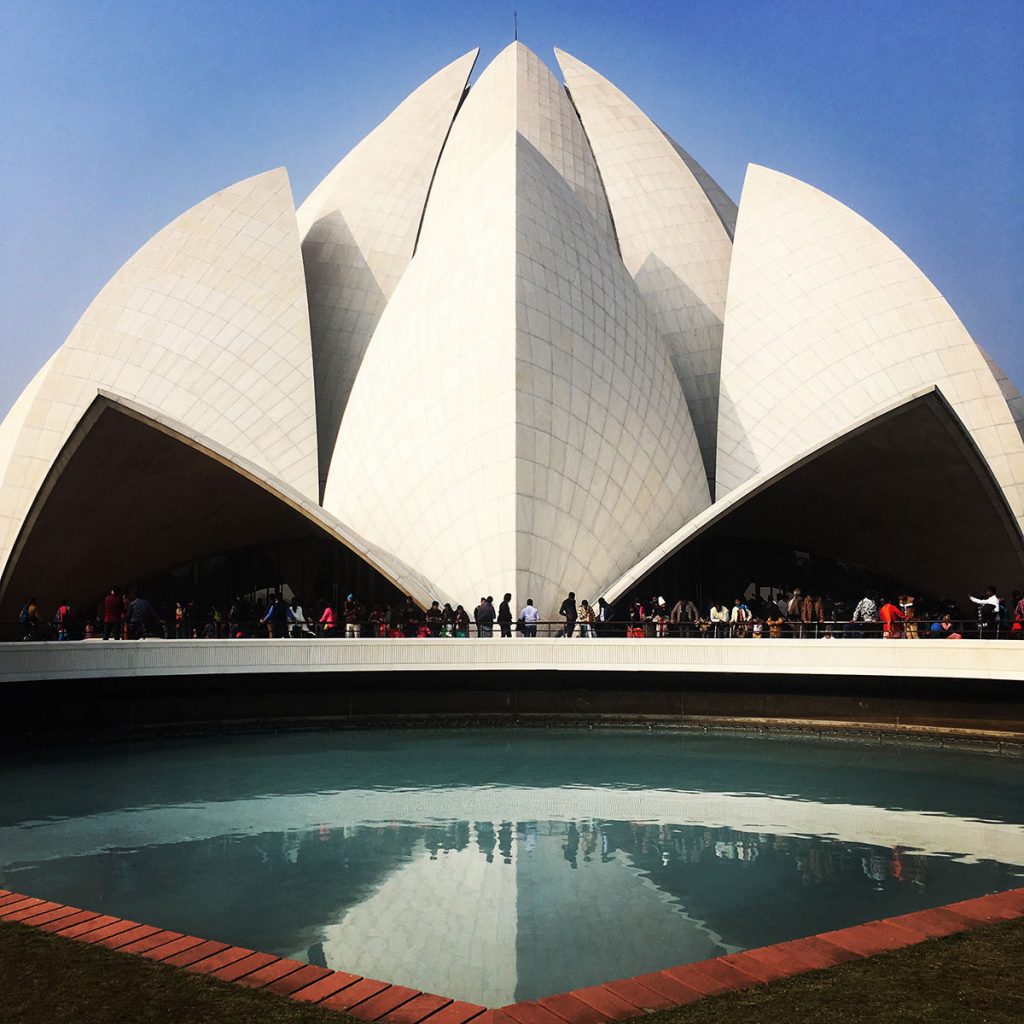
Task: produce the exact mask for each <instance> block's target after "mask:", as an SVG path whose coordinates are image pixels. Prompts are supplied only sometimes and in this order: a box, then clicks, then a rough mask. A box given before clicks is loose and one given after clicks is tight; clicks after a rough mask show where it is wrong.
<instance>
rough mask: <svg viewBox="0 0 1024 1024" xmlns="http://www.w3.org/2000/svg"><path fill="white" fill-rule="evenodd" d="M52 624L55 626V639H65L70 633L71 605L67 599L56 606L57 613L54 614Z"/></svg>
mask: <svg viewBox="0 0 1024 1024" xmlns="http://www.w3.org/2000/svg"><path fill="white" fill-rule="evenodd" d="M53 624H54V625H55V626H56V627H57V639H58V640H67V639H68V637H69V636H70V635H71V634H70V633H69V628H70V626H71V605H70V603H69V602H67V601H62V602H61V604H60V605H59V606H58V608H57V614H56V615H55V616H54V619H53Z"/></svg>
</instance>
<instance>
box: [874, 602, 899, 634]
mask: <svg viewBox="0 0 1024 1024" xmlns="http://www.w3.org/2000/svg"><path fill="white" fill-rule="evenodd" d="M878 618H879V621H881V623H882V636H883V637H885V638H887V639H889V640H899V639H900V638H901V637H902V636H903V621H904V619H906V615H904V614H903V612H901V611H900V609H899V608H897V607H896V605H894V604H893V603H892V601H890V600H889V599H888V598H886V599H885V601H884V602H883V603H882V607H881V608H880V609H879V610H878Z"/></svg>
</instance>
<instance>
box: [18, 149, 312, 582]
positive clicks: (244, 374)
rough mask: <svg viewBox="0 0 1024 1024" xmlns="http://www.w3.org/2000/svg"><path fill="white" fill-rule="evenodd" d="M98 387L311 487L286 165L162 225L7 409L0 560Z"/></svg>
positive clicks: (300, 309)
mask: <svg viewBox="0 0 1024 1024" xmlns="http://www.w3.org/2000/svg"><path fill="white" fill-rule="evenodd" d="M101 389H103V390H105V391H106V392H109V393H111V394H114V395H118V396H121V397H123V398H125V399H129V400H137V401H139V402H141V403H144V404H146V405H147V406H151V407H153V408H156V409H159V410H160V411H161V412H162V413H163V414H165V415H167V416H169V417H172V418H174V419H176V420H178V421H180V422H182V423H184V424H185V425H186V426H187V427H188V428H189V429H191V430H194V431H195V432H196V433H197V434H200V435H203V436H205V437H209V438H210V439H212V440H213V441H214V442H216V443H217V444H219V445H222V446H223V447H224V448H225V449H227V450H229V451H232V452H235V453H237V454H238V455H239V456H241V457H243V458H245V459H247V460H249V461H250V462H252V463H253V464H254V465H256V466H258V467H260V469H261V470H262V471H263V472H265V473H266V474H267V475H268V476H271V477H274V478H276V479H278V480H281V481H282V482H283V483H284V484H286V485H287V486H289V487H291V488H293V489H294V490H295V491H297V492H298V493H300V494H303V495H305V496H307V497H314V498H315V497H316V494H317V485H316V480H317V477H316V465H317V452H316V432H315V425H314V421H313V373H312V363H311V359H310V340H309V321H308V317H307V313H306V295H305V281H304V278H303V273H302V260H301V255H300V250H299V238H298V230H297V227H296V222H295V208H294V206H293V204H292V197H291V189H290V187H289V184H288V176H287V174H286V173H285V171H284V170H283V169H280V170H275V171H269V172H267V173H266V174H260V175H257V176H256V177H253V178H248V179H246V180H245V181H241V182H239V183H238V184H236V185H232V186H230V187H229V188H226V189H224V190H223V191H221V192H218V193H217V194H216V195H214V196H211V197H210V198H209V199H206V200H204V201H203V202H201V203H199V204H198V205H197V206H194V207H193V208H192V209H191V210H189V211H188V212H187V213H184V214H182V215H181V216H180V217H179V218H178V219H177V220H175V221H173V222H172V223H171V224H169V225H168V226H167V227H166V228H164V229H163V230H162V231H160V232H159V233H158V234H156V235H155V236H154V237H153V238H152V239H151V240H150V241H149V242H147V243H146V244H145V245H144V246H143V247H142V248H141V249H140V250H139V251H138V252H137V253H135V255H134V256H132V257H131V259H129V260H128V262H127V263H125V264H124V266H123V267H121V269H120V270H119V271H118V272H117V273H116V274H115V275H114V277H113V278H112V279H111V280H110V282H109V283H108V284H107V285H106V286H105V287H104V289H103V290H102V291H101V292H100V294H99V295H98V296H97V297H96V298H95V299H94V300H93V302H92V304H91V305H90V306H89V308H88V309H87V310H86V311H85V313H84V314H83V316H82V318H81V320H79V322H78V323H77V325H76V326H75V328H74V329H73V330H72V332H71V334H70V335H69V336H68V338H67V340H66V341H65V342H64V344H63V346H62V347H61V348H60V349H59V350H58V351H57V353H56V354H55V355H54V356H53V357H52V358H51V360H50V361H49V362H48V363H47V365H46V366H45V367H44V368H43V370H41V371H40V373H39V375H37V377H36V379H35V380H34V381H33V382H32V383H31V384H30V385H29V389H28V390H27V391H26V393H25V395H24V396H23V397H22V399H20V400H19V402H18V403H17V404H16V405H15V407H14V408H13V409H12V410H11V412H10V414H9V415H8V417H7V420H6V421H5V423H4V425H3V427H0V567H2V566H3V565H4V564H5V563H6V561H7V558H8V556H9V554H10V551H11V548H12V546H13V544H14V541H15V538H16V537H17V534H18V532H19V530H20V528H21V524H22V522H23V521H24V518H25V515H26V513H27V511H28V509H29V507H30V506H31V503H32V501H33V499H34V497H35V495H36V492H37V491H38V489H39V487H40V485H41V483H42V482H43V479H44V478H45V476H46V474H47V472H48V470H49V469H50V466H51V465H52V464H53V461H54V459H55V458H56V456H57V454H58V453H59V452H60V449H61V446H62V445H63V444H64V442H65V441H66V440H67V438H68V437H69V435H70V433H71V431H72V430H73V429H74V427H75V425H76V424H77V423H78V421H79V419H80V418H81V416H82V414H83V413H84V412H85V410H86V409H87V408H88V407H89V405H90V404H91V403H92V401H93V400H94V399H95V398H96V396H97V394H98V393H99V391H100V390H101Z"/></svg>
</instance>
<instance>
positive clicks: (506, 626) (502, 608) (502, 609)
mask: <svg viewBox="0 0 1024 1024" xmlns="http://www.w3.org/2000/svg"><path fill="white" fill-rule="evenodd" d="M511 600H512V595H511V594H506V595H505V596H504V597H503V598H502V599H501V604H500V605H498V627H499V628H500V630H501V635H502V636H503V637H511V636H512V608H511V606H510V605H509V602H510V601H511Z"/></svg>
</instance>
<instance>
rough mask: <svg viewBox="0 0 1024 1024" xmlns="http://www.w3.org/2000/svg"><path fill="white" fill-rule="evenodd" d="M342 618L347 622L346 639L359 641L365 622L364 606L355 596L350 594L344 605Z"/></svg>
mask: <svg viewBox="0 0 1024 1024" xmlns="http://www.w3.org/2000/svg"><path fill="white" fill-rule="evenodd" d="M341 617H342V618H343V619H344V620H345V639H346V640H358V639H359V633H360V627H361V624H362V620H363V606H362V605H361V604H360V603H359V602H358V601H357V600H356V598H355V596H354V595H353V594H349V595H348V597H346V598H345V600H344V602H343V603H342V606H341Z"/></svg>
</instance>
